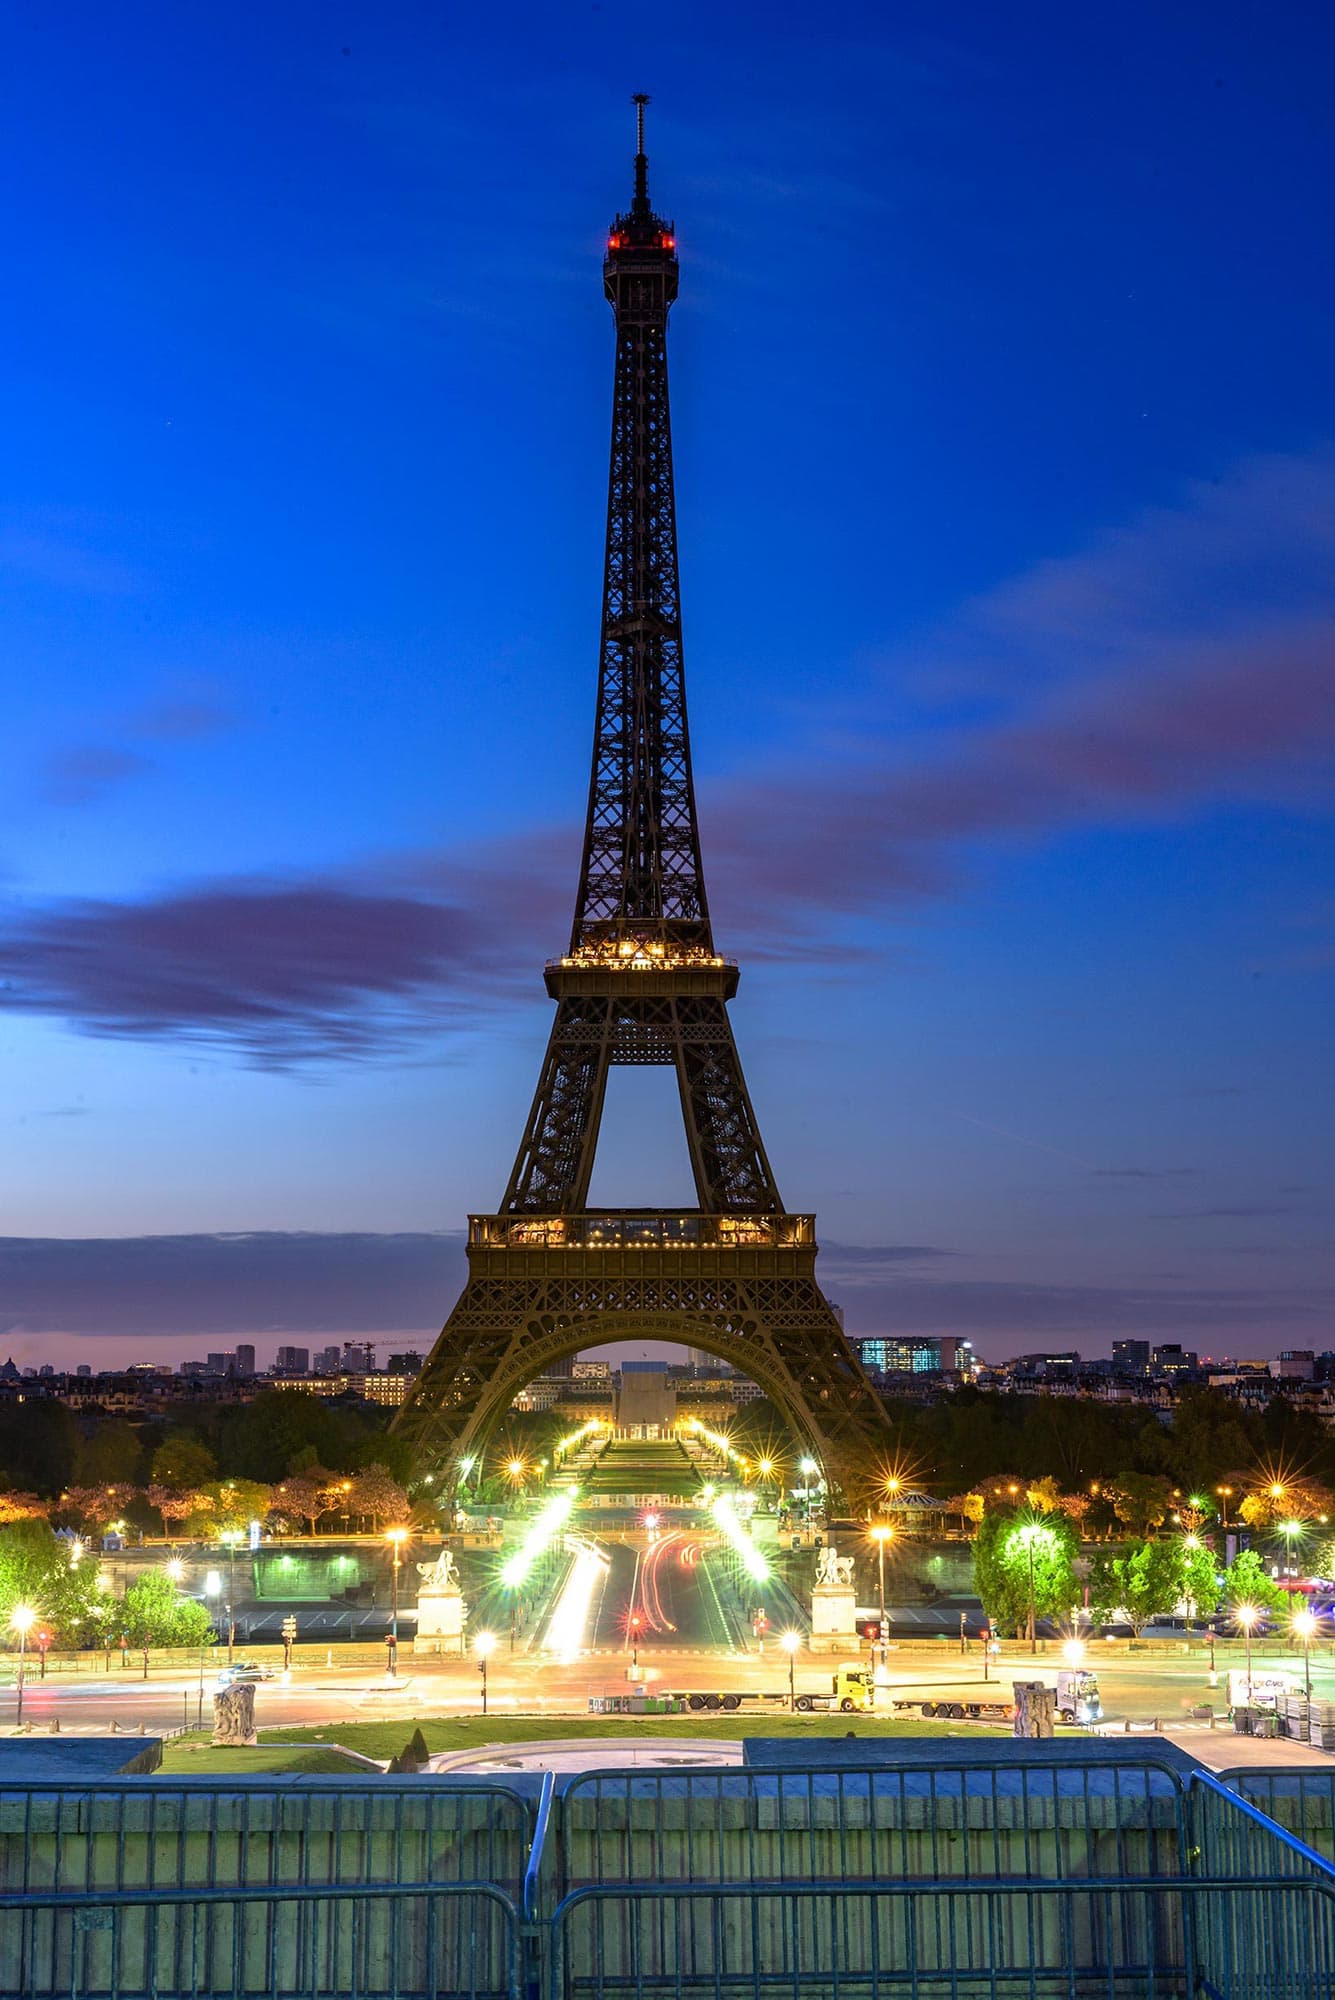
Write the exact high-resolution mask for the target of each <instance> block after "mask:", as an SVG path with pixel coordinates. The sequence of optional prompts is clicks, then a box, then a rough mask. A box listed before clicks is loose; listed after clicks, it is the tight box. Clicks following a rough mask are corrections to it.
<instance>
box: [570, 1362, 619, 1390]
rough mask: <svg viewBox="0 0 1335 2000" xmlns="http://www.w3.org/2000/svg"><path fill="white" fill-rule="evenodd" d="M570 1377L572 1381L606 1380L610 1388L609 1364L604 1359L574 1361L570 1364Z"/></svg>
mask: <svg viewBox="0 0 1335 2000" xmlns="http://www.w3.org/2000/svg"><path fill="white" fill-rule="evenodd" d="M570 1379H571V1381H572V1382H606V1383H607V1385H608V1387H609V1388H610V1387H611V1383H612V1369H611V1365H610V1363H608V1362H606V1361H576V1362H574V1363H573V1365H572V1366H571V1370H570Z"/></svg>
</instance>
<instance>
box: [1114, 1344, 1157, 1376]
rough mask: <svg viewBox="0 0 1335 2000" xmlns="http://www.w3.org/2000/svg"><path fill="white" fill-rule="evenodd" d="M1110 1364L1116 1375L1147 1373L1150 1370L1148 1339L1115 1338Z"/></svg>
mask: <svg viewBox="0 0 1335 2000" xmlns="http://www.w3.org/2000/svg"><path fill="white" fill-rule="evenodd" d="M1112 1365H1113V1372H1114V1373H1115V1374H1117V1375H1148V1374H1149V1372H1150V1344H1149V1342H1148V1340H1115V1341H1114V1342H1113V1351H1112Z"/></svg>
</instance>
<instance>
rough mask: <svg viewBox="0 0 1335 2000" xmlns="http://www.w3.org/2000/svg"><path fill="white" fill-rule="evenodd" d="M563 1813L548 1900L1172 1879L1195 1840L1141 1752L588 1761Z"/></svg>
mask: <svg viewBox="0 0 1335 2000" xmlns="http://www.w3.org/2000/svg"><path fill="white" fill-rule="evenodd" d="M943 1747H944V1746H943ZM1236 1803H1237V1801H1236V1800H1235V1799H1234V1798H1233V1797H1232V1796H1231V1795H1229V1805H1230V1806H1235V1805H1236ZM560 1817H561V1840H560V1851H559V1855H558V1856H557V1857H555V1858H554V1859H553V1861H552V1863H551V1865H544V1866H543V1868H542V1870H541V1876H542V1884H543V1896H542V1901H543V1906H544V1908H548V1909H549V1908H550V1907H551V1906H552V1903H553V1902H554V1901H555V1900H557V1899H559V1898H560V1897H562V1896H564V1895H566V1894H568V1893H569V1892H570V1891H571V1890H572V1889H577V1888H583V1887H596V1886H602V1885H611V1884H615V1883H622V1882H645V1881H656V1882H683V1883H696V1882H698V1883H715V1884H719V1885H723V1884H727V1885H733V1884H739V1885H740V1884H746V1883H753V1882H755V1883H773V1882H810V1881H813V1880H815V1881H842V1882H866V1881H878V1882H887V1881H894V1880H896V1879H898V1878H901V1877H903V1878H911V1879H916V1880H919V1881H947V1880H952V1879H955V1880H963V1881H970V1882H972V1881H987V1880H996V1879H1001V1878H1009V1879H1012V1880H1015V1879H1021V1878H1023V1879H1042V1880H1049V1881H1051V1880H1055V1881H1066V1880H1071V1879H1080V1878H1082V1877H1087V1876H1091V1875H1104V1876H1111V1877H1130V1876H1134V1877H1137V1878H1139V1877H1151V1878H1153V1877H1156V1876H1161V1875H1163V1876H1179V1875H1183V1874H1186V1873H1188V1872H1189V1869H1188V1861H1187V1856H1188V1850H1189V1848H1190V1846H1191V1845H1192V1840H1191V1838H1190V1835H1189V1828H1188V1821H1187V1800H1186V1793H1185V1791H1184V1787H1183V1784H1182V1777H1181V1774H1180V1772H1179V1771H1178V1769H1177V1768H1176V1767H1175V1766H1173V1765H1170V1764H1168V1763H1166V1762H1165V1763H1162V1764H1156V1763H1155V1762H1153V1761H1152V1760H1144V1761H1141V1760H1138V1761H1137V1762H1136V1763H1134V1764H1122V1763H1111V1762H1110V1763H1103V1764H1097V1765H1093V1764H1091V1765H1073V1764H1070V1763H1058V1762H1055V1761H1054V1762H1053V1763H1041V1762H1030V1761H1029V1760H1028V1759H1026V1760H1025V1761H1024V1762H1022V1763H1019V1762H1017V1763H1011V1762H1009V1761H1008V1762H1006V1763H1004V1764H1001V1763H999V1764H997V1765H995V1766H981V1765H976V1764H960V1765H951V1764H949V1763H945V1764H936V1765H929V1766H911V1767H908V1768H894V1767H882V1768H870V1769H867V1768H864V1769H861V1770H855V1769H849V1768H825V1769H815V1768H808V1769H802V1768H799V1769H792V1768H789V1767H780V1768H778V1769H764V1770H748V1769H738V1768H737V1767H736V1766H727V1767H720V1768H716V1769H697V1770H692V1771H689V1772H679V1773H676V1772H671V1771H646V1770H644V1769H636V1770H613V1771H595V1772H588V1773H585V1774H583V1775H581V1776H580V1777H577V1778H575V1779H574V1780H572V1782H571V1783H570V1784H569V1785H568V1786H567V1787H566V1789H565V1792H564V1794H563V1796H562V1799H561V1811H560ZM1265 1872H1270V1873H1273V1872H1275V1871H1274V1870H1273V1869H1271V1870H1268V1871H1265Z"/></svg>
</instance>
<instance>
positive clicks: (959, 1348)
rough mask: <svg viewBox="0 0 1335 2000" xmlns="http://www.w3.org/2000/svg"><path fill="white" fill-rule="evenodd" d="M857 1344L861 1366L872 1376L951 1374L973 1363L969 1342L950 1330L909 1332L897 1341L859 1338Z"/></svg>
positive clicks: (880, 1338) (879, 1338)
mask: <svg viewBox="0 0 1335 2000" xmlns="http://www.w3.org/2000/svg"><path fill="white" fill-rule="evenodd" d="M856 1346H857V1349H858V1352H859V1354H860V1355H861V1357H862V1365H863V1367H864V1368H868V1369H870V1370H871V1371H872V1373H873V1374H875V1375H943V1374H944V1375H953V1374H956V1373H958V1372H959V1370H961V1369H962V1368H967V1367H971V1366H972V1365H973V1364H972V1360H971V1358H970V1356H971V1353H972V1350H971V1348H970V1343H969V1342H968V1341H967V1340H960V1339H958V1338H957V1337H956V1335H955V1334H953V1333H943V1334H919V1335H911V1336H909V1337H908V1338H906V1339H900V1340H889V1339H884V1338H882V1337H880V1336H878V1337H877V1338H875V1339H873V1340H860V1341H858V1342H857V1343H856ZM966 1350H967V1351H966Z"/></svg>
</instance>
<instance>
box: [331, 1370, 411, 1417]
mask: <svg viewBox="0 0 1335 2000" xmlns="http://www.w3.org/2000/svg"><path fill="white" fill-rule="evenodd" d="M346 1381H347V1385H348V1387H349V1389H351V1391H352V1393H353V1395H354V1396H361V1397H362V1398H363V1399H364V1400H365V1401H366V1402H368V1403H389V1404H392V1405H394V1406H395V1407H396V1408H397V1406H398V1405H399V1404H400V1403H403V1402H405V1401H406V1400H407V1396H408V1391H409V1390H410V1389H411V1388H412V1385H413V1378H412V1376H411V1375H391V1374H390V1372H389V1370H388V1369H387V1368H371V1369H367V1370H366V1372H365V1373H360V1372H359V1373H356V1374H354V1373H352V1372H351V1371H349V1372H348V1374H347V1376H346Z"/></svg>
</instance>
